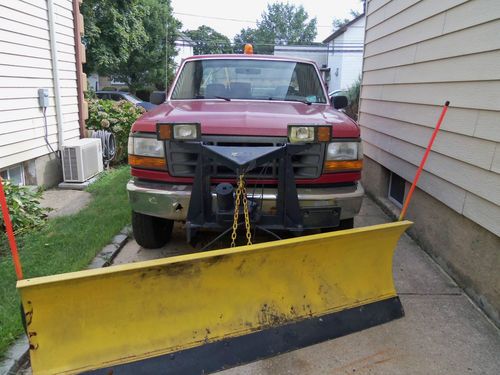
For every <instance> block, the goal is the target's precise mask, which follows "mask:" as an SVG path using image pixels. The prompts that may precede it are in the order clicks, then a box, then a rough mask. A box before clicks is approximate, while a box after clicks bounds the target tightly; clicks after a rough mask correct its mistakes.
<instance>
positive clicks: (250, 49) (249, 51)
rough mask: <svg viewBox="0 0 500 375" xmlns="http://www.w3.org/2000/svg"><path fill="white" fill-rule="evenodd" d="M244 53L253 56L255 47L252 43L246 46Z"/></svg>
mask: <svg viewBox="0 0 500 375" xmlns="http://www.w3.org/2000/svg"><path fill="white" fill-rule="evenodd" d="M243 53H244V54H245V55H253V46H252V45H251V44H250V43H247V44H245V48H244V49H243Z"/></svg>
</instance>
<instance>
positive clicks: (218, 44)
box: [184, 25, 233, 55]
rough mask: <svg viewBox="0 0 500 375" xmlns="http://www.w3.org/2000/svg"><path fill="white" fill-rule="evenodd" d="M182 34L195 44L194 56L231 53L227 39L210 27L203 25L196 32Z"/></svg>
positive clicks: (189, 31) (188, 31) (229, 42)
mask: <svg viewBox="0 0 500 375" xmlns="http://www.w3.org/2000/svg"><path fill="white" fill-rule="evenodd" d="M184 34H186V35H187V36H189V37H190V38H191V39H192V40H193V42H194V43H195V46H194V54H195V55H210V54H214V53H231V52H233V48H232V46H231V41H230V40H229V38H228V37H227V36H225V35H223V34H221V33H219V32H217V31H215V30H214V29H212V28H211V27H208V26H205V25H203V26H200V27H198V28H197V29H196V30H187V31H184Z"/></svg>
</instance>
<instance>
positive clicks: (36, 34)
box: [0, 0, 80, 168]
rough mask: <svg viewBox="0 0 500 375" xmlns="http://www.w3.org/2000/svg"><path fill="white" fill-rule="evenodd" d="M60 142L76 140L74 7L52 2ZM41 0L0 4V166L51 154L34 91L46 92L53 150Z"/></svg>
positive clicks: (59, 0)
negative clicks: (45, 138)
mask: <svg viewBox="0 0 500 375" xmlns="http://www.w3.org/2000/svg"><path fill="white" fill-rule="evenodd" d="M54 12H55V22H56V25H55V32H56V43H57V44H56V45H57V59H58V62H57V63H58V73H59V82H60V93H61V99H60V104H61V110H62V111H61V112H62V117H63V124H62V129H63V135H64V140H70V139H75V138H79V136H80V134H79V123H78V120H79V114H78V99H77V98H78V96H77V82H76V65H75V61H76V59H75V46H74V31H73V5H72V1H71V0H54ZM52 63H53V62H52V59H51V51H50V33H49V22H48V13H47V1H46V0H2V1H1V2H0V168H4V167H8V166H10V165H14V164H17V163H21V162H24V161H27V160H30V159H33V158H36V157H40V156H43V155H46V154H48V153H49V152H50V150H49V148H48V147H47V145H46V143H45V140H44V135H45V130H44V121H43V116H42V110H41V109H40V108H39V107H38V89H39V88H46V89H48V90H49V107H48V108H47V125H48V126H47V127H48V139H49V142H50V144H51V145H52V147H53V148H54V149H58V138H57V118H56V103H55V100H56V98H55V94H54V80H53V70H52V69H53V64H52Z"/></svg>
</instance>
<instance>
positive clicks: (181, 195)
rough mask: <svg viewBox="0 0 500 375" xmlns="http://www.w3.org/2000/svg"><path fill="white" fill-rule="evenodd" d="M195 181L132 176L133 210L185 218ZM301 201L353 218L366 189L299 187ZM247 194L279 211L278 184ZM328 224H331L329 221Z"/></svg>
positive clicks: (358, 186) (265, 207)
mask: <svg viewBox="0 0 500 375" xmlns="http://www.w3.org/2000/svg"><path fill="white" fill-rule="evenodd" d="M191 188H192V185H178V184H167V183H158V182H144V181H138V180H131V181H129V183H128V184H127V191H128V195H129V200H130V204H131V206H132V210H133V211H135V212H138V213H141V214H145V215H150V216H156V217H161V218H165V219H170V220H177V221H185V220H186V217H187V212H188V207H189V201H190V198H191ZM214 189H215V186H214V187H213V189H212V207H214V210H215V209H216V208H217V197H216V194H215V191H214ZM297 193H298V198H299V205H300V208H301V209H302V210H307V209H311V210H313V209H323V208H334V207H339V208H340V210H341V211H340V219H341V220H344V219H350V218H353V217H354V216H355V215H356V214H357V213H358V212H359V210H360V208H361V203H362V200H363V195H364V189H363V186H362V185H361V183H360V182H356V183H355V184H354V185H351V186H338V187H317V188H301V187H297ZM247 196H248V198H249V199H253V200H255V201H257V202H260V201H261V200H262V199H263V201H262V213H264V214H272V213H273V212H275V211H276V188H265V189H264V190H262V189H261V188H256V189H255V191H254V189H253V188H250V187H249V188H248V190H247ZM325 226H327V225H325Z"/></svg>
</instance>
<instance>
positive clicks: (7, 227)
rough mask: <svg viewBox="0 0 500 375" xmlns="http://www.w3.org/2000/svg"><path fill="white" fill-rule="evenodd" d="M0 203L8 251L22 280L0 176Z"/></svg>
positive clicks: (19, 278) (21, 271) (14, 238)
mask: <svg viewBox="0 0 500 375" xmlns="http://www.w3.org/2000/svg"><path fill="white" fill-rule="evenodd" d="M0 205H1V206H2V214H3V221H4V223H5V230H6V232H7V238H8V239H9V245H10V252H11V253H12V261H13V262H14V268H15V269H16V276H17V279H18V280H22V279H23V269H22V267H21V261H20V260H19V253H18V252H17V245H16V237H15V236H14V230H13V229H12V222H11V221H10V215H9V208H8V207H7V199H5V192H4V190H3V180H2V177H0Z"/></svg>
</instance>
